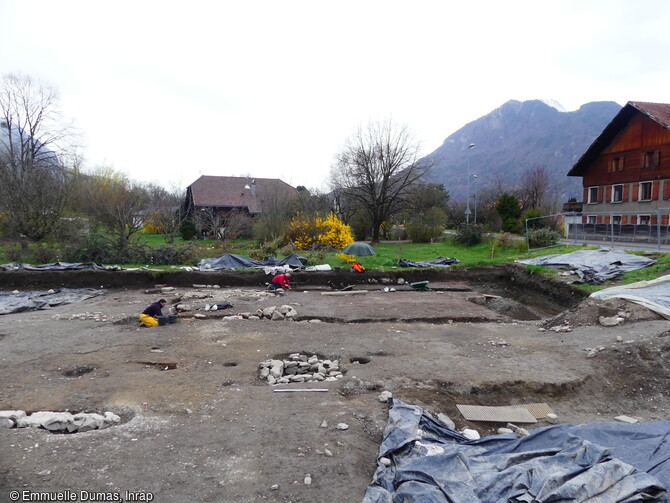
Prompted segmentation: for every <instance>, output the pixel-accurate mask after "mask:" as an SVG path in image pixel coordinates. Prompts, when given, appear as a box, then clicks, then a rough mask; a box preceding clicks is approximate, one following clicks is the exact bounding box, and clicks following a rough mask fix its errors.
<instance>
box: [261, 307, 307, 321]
mask: <svg viewBox="0 0 670 503" xmlns="http://www.w3.org/2000/svg"><path fill="white" fill-rule="evenodd" d="M256 316H258V317H259V318H260V319H263V318H267V319H269V320H272V321H279V320H295V318H296V317H297V316H298V312H297V311H296V310H295V308H294V307H293V306H289V305H288V304H284V305H283V306H279V307H277V306H270V307H266V308H264V309H258V310H257V311H256Z"/></svg>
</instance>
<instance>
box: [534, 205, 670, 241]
mask: <svg viewBox="0 0 670 503" xmlns="http://www.w3.org/2000/svg"><path fill="white" fill-rule="evenodd" d="M668 215H670V208H659V209H656V210H653V211H651V212H647V213H646V214H640V213H639V212H618V213H612V212H610V213H606V212H600V213H588V214H582V213H576V212H573V213H556V214H554V215H546V216H542V217H536V218H529V219H526V243H527V245H528V250H529V251H530V250H539V249H543V248H551V247H553V246H557V245H559V244H560V243H556V244H553V245H550V246H531V242H530V239H529V231H531V230H532V229H533V228H538V227H539V228H541V227H549V228H552V229H554V230H556V231H558V232H560V233H561V234H562V235H563V241H566V240H567V241H573V242H574V243H575V244H577V243H583V242H596V243H599V242H602V243H603V244H608V245H610V246H612V247H614V246H617V245H618V246H625V245H627V244H633V245H645V247H656V248H657V249H658V250H661V249H662V247H663V246H670V225H669V223H670V222H669V221H670V218H669V217H668ZM633 221H635V222H640V223H624V222H633Z"/></svg>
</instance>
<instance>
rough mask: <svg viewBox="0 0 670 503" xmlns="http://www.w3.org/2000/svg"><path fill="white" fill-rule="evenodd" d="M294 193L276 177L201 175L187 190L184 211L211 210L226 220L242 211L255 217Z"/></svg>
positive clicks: (296, 192)
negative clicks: (232, 214) (227, 216)
mask: <svg viewBox="0 0 670 503" xmlns="http://www.w3.org/2000/svg"><path fill="white" fill-rule="evenodd" d="M297 194H298V191H297V190H296V189H295V188H293V187H291V186H290V185H289V184H287V183H285V182H283V181H281V180H279V179H278V178H251V177H246V176H204V175H203V176H201V177H200V178H198V179H197V180H196V181H195V182H193V183H192V184H191V185H189V186H188V187H187V189H186V201H185V203H184V209H185V210H186V211H187V212H188V213H190V214H191V215H193V214H196V213H197V212H200V211H210V212H212V213H213V214H214V215H217V216H219V217H225V215H226V214H228V213H230V212H232V211H241V212H244V213H246V214H248V215H250V216H254V215H258V214H260V213H263V211H266V210H267V208H268V207H270V206H271V205H273V204H275V203H276V202H277V201H282V200H286V199H289V198H291V197H294V196H296V195H297Z"/></svg>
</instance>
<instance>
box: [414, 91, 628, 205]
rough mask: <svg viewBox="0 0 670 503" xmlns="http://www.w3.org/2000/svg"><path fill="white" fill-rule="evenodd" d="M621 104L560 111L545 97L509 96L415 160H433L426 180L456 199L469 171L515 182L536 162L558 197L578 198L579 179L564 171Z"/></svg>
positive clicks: (604, 103) (484, 178)
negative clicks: (440, 186)
mask: <svg viewBox="0 0 670 503" xmlns="http://www.w3.org/2000/svg"><path fill="white" fill-rule="evenodd" d="M552 103H556V102H553V101H552ZM621 108H622V107H621V105H619V104H617V103H615V102H613V101H595V102H589V103H585V104H583V105H581V106H580V107H579V109H577V110H574V111H559V110H558V109H557V108H556V107H555V106H554V105H553V104H548V103H547V102H546V100H528V101H517V100H509V101H507V102H506V103H504V104H502V105H501V106H500V107H498V108H496V109H495V110H492V111H491V112H489V113H488V114H486V115H484V116H482V117H480V118H478V119H476V120H474V121H472V122H469V123H468V124H466V125H465V126H463V127H462V128H460V129H459V130H458V131H456V132H454V133H452V134H451V135H449V136H448V137H447V138H445V140H444V142H443V143H442V145H440V146H439V147H438V148H437V149H435V150H434V151H433V152H431V153H430V154H428V155H427V156H425V157H423V158H422V159H421V161H420V162H422V163H425V162H428V163H430V164H432V168H431V169H430V172H429V174H428V176H427V177H426V178H427V180H428V181H430V182H432V183H441V184H444V186H445V188H446V189H447V190H448V191H449V193H450V194H451V197H452V198H453V199H456V200H462V199H465V197H466V195H465V194H466V190H467V181H468V173H469V174H470V175H474V174H476V175H477V177H478V180H479V181H480V182H481V183H486V182H491V181H493V179H494V178H503V179H504V180H505V181H506V182H507V183H516V182H518V181H519V179H520V177H521V175H522V174H523V173H524V172H525V171H527V170H529V169H532V168H534V167H536V166H543V167H544V168H545V169H547V171H548V172H549V173H550V177H551V182H553V183H555V184H557V185H558V187H560V189H561V190H560V196H561V197H562V198H564V199H566V200H567V198H569V197H577V198H578V199H579V198H580V196H581V179H579V178H578V177H567V173H568V171H569V170H570V168H572V166H573V165H574V163H575V162H577V160H579V158H580V157H581V155H582V154H583V153H584V152H585V151H586V150H587V149H588V147H589V146H590V145H591V144H592V143H593V141H594V140H595V139H596V137H597V136H598V135H599V134H600V133H601V132H602V130H603V129H604V128H605V126H606V125H607V124H608V123H609V122H610V121H611V120H612V119H613V118H614V116H615V115H616V114H617V113H618V112H619V110H621ZM471 143H474V144H475V147H474V148H471V149H470V148H468V145H470V144H471ZM481 188H482V189H483V188H484V186H482V187H481Z"/></svg>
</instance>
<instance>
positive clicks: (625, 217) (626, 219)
mask: <svg viewBox="0 0 670 503" xmlns="http://www.w3.org/2000/svg"><path fill="white" fill-rule="evenodd" d="M621 223H622V224H624V225H625V224H627V223H628V215H623V216H622V217H621Z"/></svg>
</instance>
